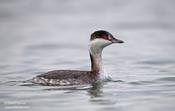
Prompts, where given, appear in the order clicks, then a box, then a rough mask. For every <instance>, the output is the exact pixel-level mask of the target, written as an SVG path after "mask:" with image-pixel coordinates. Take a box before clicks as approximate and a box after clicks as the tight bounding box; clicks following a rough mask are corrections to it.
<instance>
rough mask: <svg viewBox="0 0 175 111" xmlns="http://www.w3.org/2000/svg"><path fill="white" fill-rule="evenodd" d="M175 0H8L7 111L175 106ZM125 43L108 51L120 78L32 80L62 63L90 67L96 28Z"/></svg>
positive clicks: (4, 42) (1, 61)
mask: <svg viewBox="0 0 175 111" xmlns="http://www.w3.org/2000/svg"><path fill="white" fill-rule="evenodd" d="M174 4H175V2H174V1H170V0H166V1H165V0H154V1H152V2H150V1H147V0H124V1H121V0H110V1H105V0H93V1H81V0H78V1H76V2H75V1H68V0H64V1H61V0H53V1H49V0H38V1H35V0H25V1H24V0H13V1H10V0H1V1H0V76H1V77H0V110H1V111H20V110H21V111H38V110H42V111H58V110H60V111H75V110H83V111H165V110H167V111H174V109H175V104H174V103H175V51H174V50H175V37H174V36H175V22H174V19H175V7H174ZM99 29H105V30H108V31H110V32H111V33H112V34H113V35H114V36H117V37H118V38H120V39H121V40H124V41H125V44H121V45H112V46H109V47H108V48H106V49H105V50H104V52H103V59H104V66H105V69H106V71H107V72H108V73H109V74H110V75H111V77H112V78H113V81H111V82H108V83H104V84H93V85H85V86H84V85H83V86H74V87H53V86H39V85H33V84H30V83H26V82H24V81H25V80H28V79H31V78H32V77H34V76H36V75H38V74H41V73H44V72H47V71H49V70H55V69H81V70H89V69H90V60H89V55H88V41H89V36H90V33H92V32H93V31H95V30H99Z"/></svg>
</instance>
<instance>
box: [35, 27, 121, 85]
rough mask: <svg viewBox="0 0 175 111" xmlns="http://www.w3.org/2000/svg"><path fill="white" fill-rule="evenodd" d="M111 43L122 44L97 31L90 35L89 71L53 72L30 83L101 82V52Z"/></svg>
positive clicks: (78, 83)
mask: <svg viewBox="0 0 175 111" xmlns="http://www.w3.org/2000/svg"><path fill="white" fill-rule="evenodd" d="M113 43H123V41H122V40H119V39H116V38H114V37H113V35H112V34H111V33H109V32H107V31H104V30H99V31H95V32H94V33H92V34H91V38H90V44H89V54H90V59H91V71H77V70H54V71H49V72H46V73H44V74H41V75H38V76H36V77H34V78H33V79H32V82H34V83H37V84H42V85H64V86H65V85H80V84H89V83H93V82H96V81H98V80H101V77H102V76H104V72H103V68H102V50H103V48H104V47H106V46H108V45H110V44H113Z"/></svg>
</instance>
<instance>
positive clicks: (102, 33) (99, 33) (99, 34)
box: [90, 30, 113, 40]
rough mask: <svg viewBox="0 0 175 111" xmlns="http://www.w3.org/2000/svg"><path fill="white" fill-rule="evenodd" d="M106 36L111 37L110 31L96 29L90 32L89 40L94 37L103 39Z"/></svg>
mask: <svg viewBox="0 0 175 111" xmlns="http://www.w3.org/2000/svg"><path fill="white" fill-rule="evenodd" d="M107 36H111V37H113V36H112V34H111V33H109V32H107V31H105V30H98V31H95V32H94V33H92V34H91V38H90V40H94V39H96V38H103V39H104V37H107Z"/></svg>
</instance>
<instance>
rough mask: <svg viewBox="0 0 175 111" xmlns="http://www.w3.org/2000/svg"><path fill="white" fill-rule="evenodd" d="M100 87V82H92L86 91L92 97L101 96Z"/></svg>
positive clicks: (101, 85) (101, 86)
mask: <svg viewBox="0 0 175 111" xmlns="http://www.w3.org/2000/svg"><path fill="white" fill-rule="evenodd" d="M102 88H103V83H101V82H96V83H93V84H92V87H91V88H90V89H89V90H88V93H89V95H90V96H91V97H92V98H94V97H101V96H102V94H103V91H102Z"/></svg>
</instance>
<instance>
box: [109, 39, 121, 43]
mask: <svg viewBox="0 0 175 111" xmlns="http://www.w3.org/2000/svg"><path fill="white" fill-rule="evenodd" d="M111 41H112V43H124V41H122V40H119V39H116V38H113V39H112V40H111Z"/></svg>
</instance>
